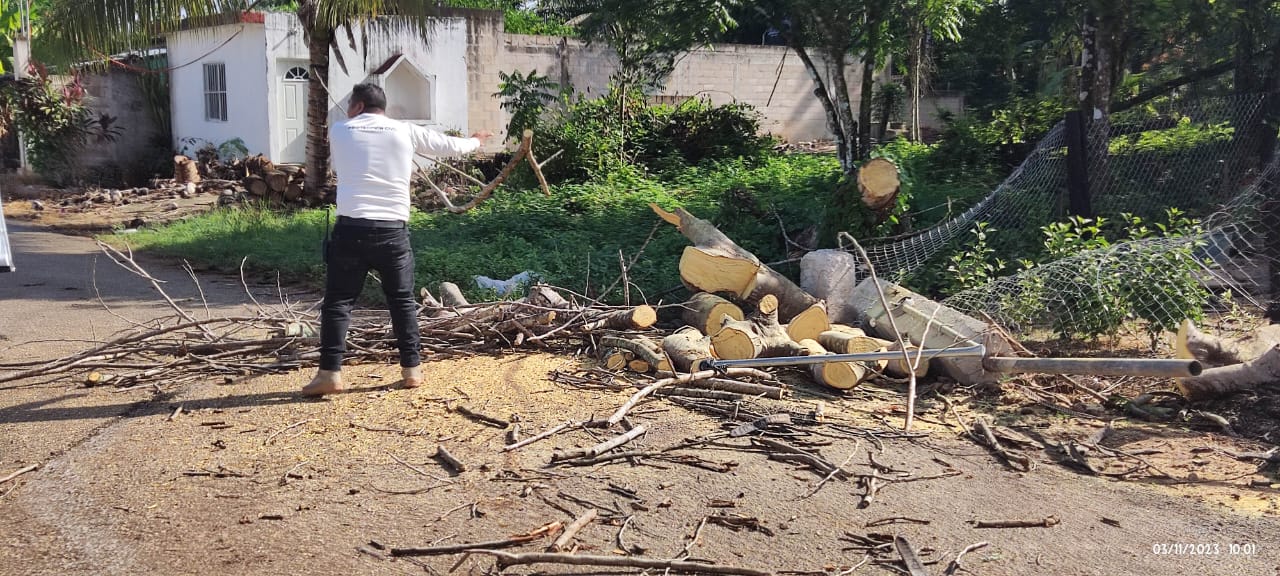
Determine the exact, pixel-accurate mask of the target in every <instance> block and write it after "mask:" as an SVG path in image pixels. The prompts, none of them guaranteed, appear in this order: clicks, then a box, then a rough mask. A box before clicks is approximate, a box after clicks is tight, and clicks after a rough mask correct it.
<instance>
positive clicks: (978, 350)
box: [699, 344, 987, 370]
mask: <svg viewBox="0 0 1280 576" xmlns="http://www.w3.org/2000/svg"><path fill="white" fill-rule="evenodd" d="M908 354H909V355H910V357H911V358H912V359H914V358H915V357H916V354H920V355H921V357H922V358H924V359H926V360H927V359H930V358H960V357H977V358H981V357H983V356H986V354H987V348H986V347H985V346H983V345H981V344H975V345H973V346H965V347H963V348H941V349H932V350H918V351H911V352H908ZM899 358H902V351H901V350H896V351H892V352H860V353H857V354H826V355H823V356H785V357H782V358H751V359H748V360H704V361H703V362H702V365H701V366H700V367H699V369H700V370H723V369H726V368H768V367H770V366H809V365H813V364H829V363H832V362H874V361H877V360H896V359H899Z"/></svg>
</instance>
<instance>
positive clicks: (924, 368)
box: [883, 342, 929, 378]
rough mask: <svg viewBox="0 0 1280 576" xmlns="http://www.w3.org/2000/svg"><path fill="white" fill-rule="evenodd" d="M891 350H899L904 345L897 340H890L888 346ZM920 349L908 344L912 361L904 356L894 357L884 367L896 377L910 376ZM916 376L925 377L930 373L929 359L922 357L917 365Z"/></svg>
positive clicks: (908, 352)
mask: <svg viewBox="0 0 1280 576" xmlns="http://www.w3.org/2000/svg"><path fill="white" fill-rule="evenodd" d="M886 348H887V350H888V351H889V352H897V351H898V350H901V349H902V347H901V346H899V345H898V343H897V342H890V343H889V345H888V346H887V347H886ZM919 350H920V347H918V346H912V345H910V344H908V345H907V354H909V355H910V356H911V362H907V361H906V360H903V359H902V358H894V359H893V360H889V361H888V363H887V365H886V366H885V367H884V368H883V369H884V371H885V372H887V373H888V374H889V375H890V376H893V377H894V378H908V377H910V375H911V365H912V364H914V363H915V361H916V353H917V352H918V351H919ZM915 372H916V378H924V377H925V375H926V374H928V373H929V359H928V358H921V359H920V365H919V366H917V367H916V371H915Z"/></svg>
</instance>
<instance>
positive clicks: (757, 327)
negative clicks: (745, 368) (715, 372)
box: [711, 312, 809, 360]
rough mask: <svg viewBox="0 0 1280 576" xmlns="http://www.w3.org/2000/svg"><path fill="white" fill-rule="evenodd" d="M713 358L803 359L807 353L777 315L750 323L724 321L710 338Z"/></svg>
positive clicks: (765, 315) (756, 316)
mask: <svg viewBox="0 0 1280 576" xmlns="http://www.w3.org/2000/svg"><path fill="white" fill-rule="evenodd" d="M711 343H712V348H713V349H714V350H715V352H716V357H718V358H721V359H724V360H746V359H750V358H777V357H780V356H805V355H807V354H808V353H809V351H808V349H807V348H805V347H804V346H801V345H799V344H797V343H796V342H795V341H794V340H792V339H791V337H790V336H787V330H786V329H785V328H783V327H782V326H781V325H780V324H778V314H777V312H774V313H772V314H757V315H755V316H753V317H752V318H751V319H750V320H733V319H731V318H727V317H726V318H725V319H724V320H723V321H722V322H721V325H720V330H718V331H717V332H716V334H715V335H714V336H712V337H711Z"/></svg>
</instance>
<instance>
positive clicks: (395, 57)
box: [370, 52, 404, 76]
mask: <svg viewBox="0 0 1280 576" xmlns="http://www.w3.org/2000/svg"><path fill="white" fill-rule="evenodd" d="M403 58H404V54H401V53H399V52H397V53H395V54H392V55H391V57H390V58H387V61H386V62H383V63H382V65H381V66H378V68H377V69H375V70H374V71H373V72H370V74H371V75H374V76H377V75H379V74H386V73H387V72H390V71H391V69H392V68H395V66H396V63H397V62H399V61H400V60H402V59H403Z"/></svg>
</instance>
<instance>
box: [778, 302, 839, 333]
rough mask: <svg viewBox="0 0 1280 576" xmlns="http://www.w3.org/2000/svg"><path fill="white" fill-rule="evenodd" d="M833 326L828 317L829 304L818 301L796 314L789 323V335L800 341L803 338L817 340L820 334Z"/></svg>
mask: <svg viewBox="0 0 1280 576" xmlns="http://www.w3.org/2000/svg"><path fill="white" fill-rule="evenodd" d="M830 328H831V322H830V321H829V320H828V319H827V306H826V304H824V303H822V302H818V303H816V304H814V305H813V306H810V307H809V308H808V309H807V310H805V311H804V312H801V313H799V314H797V315H796V317H795V318H792V319H791V322H788V323H787V336H789V337H790V338H791V339H792V340H795V341H796V342H799V341H801V340H815V341H816V340H817V339H818V335H820V334H822V333H823V332H826V331H827V330H829V329H830Z"/></svg>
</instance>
